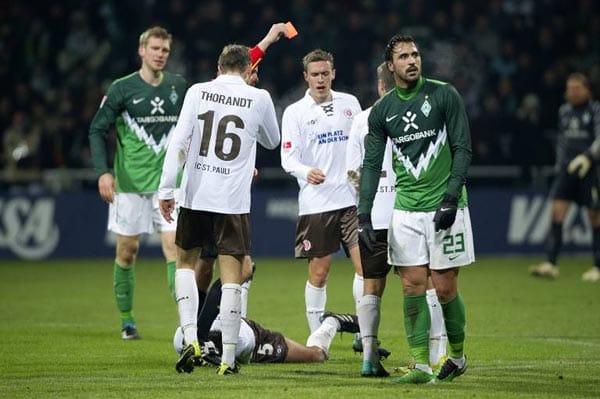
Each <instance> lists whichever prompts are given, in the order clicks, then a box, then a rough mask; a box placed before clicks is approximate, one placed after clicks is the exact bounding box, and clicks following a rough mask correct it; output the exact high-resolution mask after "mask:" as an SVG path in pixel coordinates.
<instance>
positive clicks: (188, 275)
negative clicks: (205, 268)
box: [175, 269, 198, 345]
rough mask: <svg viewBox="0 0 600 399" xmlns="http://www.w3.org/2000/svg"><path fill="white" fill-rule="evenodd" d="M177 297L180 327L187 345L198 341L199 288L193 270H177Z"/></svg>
mask: <svg viewBox="0 0 600 399" xmlns="http://www.w3.org/2000/svg"><path fill="white" fill-rule="evenodd" d="M175 295H176V299H177V311H178V312H179V325H180V326H181V329H182V330H183V337H184V339H185V342H186V344H188V345H189V344H191V343H192V342H196V341H198V335H197V334H198V327H197V325H196V321H197V320H196V319H197V318H198V287H197V286H196V277H195V275H194V271H193V270H192V269H177V270H175Z"/></svg>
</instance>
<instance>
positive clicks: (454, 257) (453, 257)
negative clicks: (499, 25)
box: [448, 254, 460, 260]
mask: <svg viewBox="0 0 600 399" xmlns="http://www.w3.org/2000/svg"><path fill="white" fill-rule="evenodd" d="M459 256H460V254H458V255H454V256H448V259H450V260H454V259H456V258H458V257H459Z"/></svg>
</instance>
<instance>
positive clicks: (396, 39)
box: [384, 34, 419, 61]
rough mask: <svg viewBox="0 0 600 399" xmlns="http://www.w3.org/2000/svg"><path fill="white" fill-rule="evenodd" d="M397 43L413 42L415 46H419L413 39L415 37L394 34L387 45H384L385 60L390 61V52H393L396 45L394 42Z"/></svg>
mask: <svg viewBox="0 0 600 399" xmlns="http://www.w3.org/2000/svg"><path fill="white" fill-rule="evenodd" d="M398 43H414V44H415V46H416V47H417V48H419V46H418V45H417V42H416V41H415V39H413V37H412V36H409V35H403V34H398V35H395V36H393V37H392V38H391V39H390V41H389V42H388V44H387V46H385V53H384V59H385V61H392V53H393V52H394V47H396V44H398Z"/></svg>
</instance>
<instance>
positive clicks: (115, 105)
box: [88, 83, 121, 176]
mask: <svg viewBox="0 0 600 399" xmlns="http://www.w3.org/2000/svg"><path fill="white" fill-rule="evenodd" d="M118 92H119V90H118V87H117V86H116V85H115V83H113V84H111V85H110V87H109V88H108V90H107V92H106V95H105V96H104V98H103V99H102V102H101V103H100V108H98V111H96V115H95V116H94V119H93V120H92V123H91V125H90V131H89V135H88V137H89V140H90V152H91V157H92V163H93V165H94V170H95V171H96V174H97V175H98V176H100V175H102V174H104V173H107V172H110V168H109V167H108V159H107V158H108V151H107V141H108V132H109V131H110V126H111V125H112V124H113V123H114V122H115V120H116V118H117V116H118V115H119V113H120V112H121V107H120V105H119V98H120V96H119V95H118Z"/></svg>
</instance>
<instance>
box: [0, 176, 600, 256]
mask: <svg viewBox="0 0 600 399" xmlns="http://www.w3.org/2000/svg"><path fill="white" fill-rule="evenodd" d="M469 208H470V212H471V219H472V223H473V234H474V240H475V251H476V254H478V255H483V254H507V255H509V254H534V253H538V254H541V253H543V252H544V241H545V237H546V235H547V233H548V230H549V229H550V218H549V212H550V209H549V203H548V201H547V199H546V193H545V192H541V191H518V190H510V189H509V190H507V189H500V188H498V189H493V188H477V189H471V190H470V191H469ZM297 210H298V205H297V192H296V191H295V190H287V191H282V190H264V189H256V190H255V191H254V192H253V198H252V224H253V230H252V253H253V255H254V256H257V257H260V256H283V257H292V256H293V253H294V251H293V247H294V229H295V223H296V214H297ZM107 213H108V206H107V205H106V204H105V203H104V202H102V201H101V200H100V198H99V196H98V194H97V192H96V191H81V192H69V193H61V194H44V193H35V194H30V193H20V194H6V193H3V194H0V258H1V259H25V260H38V259H47V258H98V257H112V256H114V246H115V238H114V236H113V235H111V234H109V233H107V232H106V223H107ZM591 237H592V234H591V227H590V225H589V222H588V221H587V218H586V217H585V212H584V210H583V209H577V208H573V209H571V212H570V214H569V215H568V217H567V221H566V223H565V229H564V236H563V238H564V243H565V251H568V252H579V251H589V249H590V245H591V239H592V238H591ZM140 255H141V256H155V257H160V256H162V255H161V251H160V240H159V238H158V236H157V235H156V234H155V235H152V236H148V237H144V238H143V240H142V246H141V250H140Z"/></svg>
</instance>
